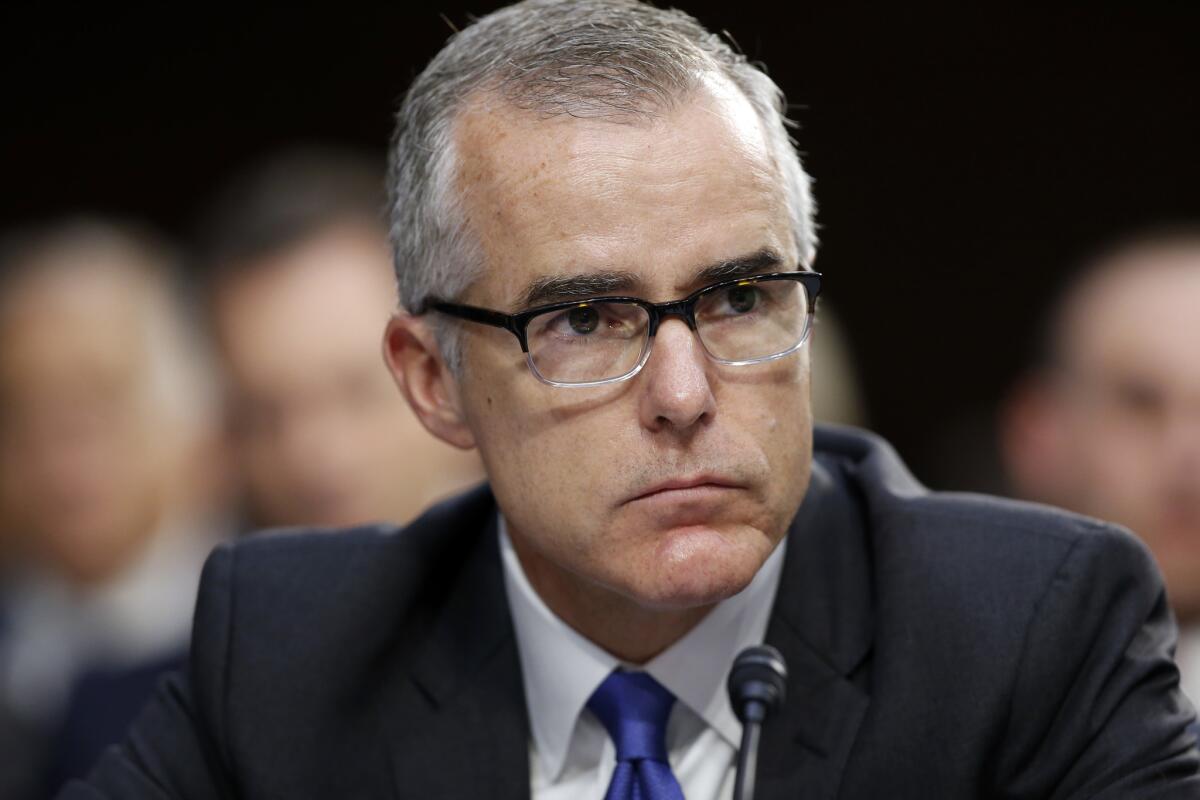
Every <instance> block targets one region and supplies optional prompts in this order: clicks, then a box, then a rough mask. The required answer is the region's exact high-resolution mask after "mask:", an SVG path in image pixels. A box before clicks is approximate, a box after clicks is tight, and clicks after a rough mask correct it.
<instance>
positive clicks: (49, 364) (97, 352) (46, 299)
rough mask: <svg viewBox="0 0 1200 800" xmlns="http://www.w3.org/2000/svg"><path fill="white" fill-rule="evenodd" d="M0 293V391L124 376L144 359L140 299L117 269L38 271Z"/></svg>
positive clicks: (134, 283) (133, 283)
mask: <svg viewBox="0 0 1200 800" xmlns="http://www.w3.org/2000/svg"><path fill="white" fill-rule="evenodd" d="M37 269H38V270H40V271H39V272H37V273H34V274H31V275H30V276H27V279H25V280H19V281H18V282H17V283H16V284H15V285H10V286H7V287H5V297H4V298H3V301H2V303H0V384H2V385H3V386H4V387H6V390H11V389H14V388H32V387H33V386H34V384H38V383H40V382H53V381H60V382H61V381H65V380H66V379H68V378H70V379H71V380H83V381H86V380H90V379H93V378H94V379H97V380H99V379H101V378H102V376H113V375H123V376H129V377H132V375H133V374H134V373H135V371H136V369H137V367H138V366H139V365H141V362H142V361H143V360H144V356H145V352H146V345H147V342H146V326H145V314H146V308H145V307H146V305H147V304H148V302H149V301H148V300H147V299H146V297H145V291H144V287H143V286H141V285H140V284H139V282H138V280H137V278H136V275H135V274H134V272H133V271H132V270H129V269H125V268H124V267H122V266H121V265H109V264H105V263H96V264H94V265H82V266H80V265H75V264H54V263H51V264H46V265H39V266H38V267H37Z"/></svg>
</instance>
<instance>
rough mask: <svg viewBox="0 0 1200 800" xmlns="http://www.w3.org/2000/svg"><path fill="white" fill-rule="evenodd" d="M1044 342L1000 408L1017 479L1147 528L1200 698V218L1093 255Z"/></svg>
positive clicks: (1048, 496)
mask: <svg viewBox="0 0 1200 800" xmlns="http://www.w3.org/2000/svg"><path fill="white" fill-rule="evenodd" d="M1046 341H1047V343H1046V346H1045V358H1044V360H1043V363H1042V364H1041V365H1039V367H1038V368H1037V369H1035V370H1033V371H1032V372H1031V373H1030V374H1029V375H1027V376H1026V377H1025V378H1024V379H1023V380H1022V381H1021V382H1020V383H1018V385H1017V387H1016V388H1015V389H1014V390H1013V391H1012V393H1011V394H1010V396H1009V398H1008V400H1007V403H1006V405H1005V406H1004V408H1003V411H1002V415H1001V424H1000V439H1001V441H1000V445H1001V447H1000V449H1001V451H1002V454H1003V458H1004V461H1005V463H1006V465H1007V468H1008V472H1009V475H1010V477H1011V481H1012V484H1013V486H1014V488H1015V489H1016V490H1017V492H1018V493H1020V494H1022V495H1023V496H1025V497H1028V498H1031V499H1034V500H1040V501H1044V502H1048V503H1053V504H1056V505H1061V506H1064V507H1067V508H1070V509H1073V510H1076V511H1079V512H1082V513H1085V514H1089V515H1091V516H1096V517H1100V518H1102V519H1106V520H1112V521H1115V522H1118V523H1120V524H1122V525H1125V526H1127V527H1129V528H1130V529H1132V530H1133V531H1134V533H1136V534H1138V535H1139V536H1141V538H1142V539H1143V540H1144V541H1145V542H1146V544H1147V545H1148V546H1149V547H1150V549H1151V551H1152V552H1153V553H1154V556H1155V558H1156V559H1157V561H1158V564H1159V567H1160V568H1161V570H1162V572H1163V574H1164V576H1165V578H1166V584H1167V593H1168V597H1169V599H1170V602H1171V604H1172V607H1173V609H1174V611H1175V614H1176V617H1177V619H1178V621H1179V624H1180V628H1181V631H1180V634H1181V635H1180V642H1179V649H1178V652H1177V660H1178V663H1179V666H1180V670H1181V672H1182V674H1183V682H1182V684H1183V689H1184V691H1185V693H1187V694H1188V695H1189V697H1191V698H1192V700H1193V701H1196V700H1200V227H1197V228H1193V229H1190V230H1184V229H1175V230H1165V231H1160V232H1156V233H1151V234H1147V235H1144V236H1140V237H1138V238H1136V239H1132V240H1130V241H1128V242H1126V243H1125V244H1123V245H1122V246H1120V247H1118V248H1116V249H1114V250H1112V251H1110V252H1109V253H1107V254H1106V255H1105V256H1104V257H1102V258H1100V259H1098V260H1096V261H1095V262H1094V263H1093V264H1091V266H1090V267H1089V268H1088V269H1087V270H1086V271H1084V272H1083V273H1082V274H1081V276H1080V277H1079V278H1078V279H1077V280H1076V281H1075V282H1074V283H1073V284H1071V285H1070V286H1069V288H1068V290H1067V292H1066V293H1065V294H1064V296H1063V299H1062V301H1061V302H1060V304H1059V306H1058V307H1057V310H1056V311H1055V313H1054V315H1053V317H1052V319H1051V320H1050V324H1049V327H1048V330H1047V336H1046Z"/></svg>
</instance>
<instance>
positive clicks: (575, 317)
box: [567, 306, 600, 335]
mask: <svg viewBox="0 0 1200 800" xmlns="http://www.w3.org/2000/svg"><path fill="white" fill-rule="evenodd" d="M599 324H600V312H598V311H597V310H596V309H594V308H592V307H591V306H579V307H578V308H572V309H571V310H570V311H568V312H567V325H569V326H570V327H571V330H572V332H574V333H577V334H580V335H583V334H588V333H592V332H594V331H595V330H596V327H597V326H598V325H599Z"/></svg>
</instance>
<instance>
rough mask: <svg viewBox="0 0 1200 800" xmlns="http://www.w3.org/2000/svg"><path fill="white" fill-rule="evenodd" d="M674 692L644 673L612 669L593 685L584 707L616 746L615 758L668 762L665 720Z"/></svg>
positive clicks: (672, 703)
mask: <svg viewBox="0 0 1200 800" xmlns="http://www.w3.org/2000/svg"><path fill="white" fill-rule="evenodd" d="M674 705H675V695H673V694H671V692H670V691H669V690H668V689H667V688H666V687H665V686H663V685H662V684H661V683H659V682H658V681H656V680H654V678H652V677H650V676H649V675H648V674H646V673H645V672H622V671H621V670H615V671H614V672H612V673H610V674H609V676H608V677H607V678H605V679H604V681H603V682H602V683H601V684H600V686H598V687H597V688H596V691H595V692H593V693H592V696H591V698H590V699H588V702H587V707H588V709H590V710H591V712H592V713H593V714H595V715H596V718H597V719H599V720H600V722H601V724H602V725H604V727H605V729H606V730H607V731H608V735H609V737H611V738H612V741H613V744H614V745H616V748H617V761H633V760H637V759H649V760H651V761H658V762H661V763H663V764H666V763H667V719H668V718H669V717H670V716H671V708H672V706H674Z"/></svg>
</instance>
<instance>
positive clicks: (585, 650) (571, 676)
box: [500, 517, 786, 800]
mask: <svg viewBox="0 0 1200 800" xmlns="http://www.w3.org/2000/svg"><path fill="white" fill-rule="evenodd" d="M785 541H786V540H785ZM500 549H501V555H502V559H501V560H502V562H503V564H504V582H505V589H506V591H507V594H508V603H509V607H510V608H511V610H512V617H513V625H514V628H515V629H516V636H517V649H518V651H519V652H520V658H521V671H522V676H523V679H524V683H525V702H526V704H527V706H528V710H529V722H530V729H531V741H530V743H529V756H530V783H531V788H532V797H533V798H534V800H601V798H603V797H604V794H605V792H606V791H607V790H608V783H609V780H610V779H611V778H612V773H613V769H614V768H615V766H616V748H615V746H614V745H613V743H612V740H611V739H610V738H609V736H608V732H607V731H606V730H605V729H604V726H603V725H601V724H600V721H599V720H597V719H596V718H595V717H594V716H593V715H592V713H591V712H590V711H588V710H587V708H586V703H587V701H588V698H589V697H591V694H592V692H593V691H594V690H595V689H596V687H597V686H599V685H600V682H601V681H603V680H604V679H605V678H606V677H608V674H609V673H610V672H612V671H613V670H614V669H616V668H617V667H622V666H623V667H626V668H629V669H640V670H644V671H645V672H648V673H650V675H651V676H653V677H654V679H655V680H657V681H658V682H659V683H661V684H662V685H663V686H665V687H666V688H667V689H669V690H670V691H671V693H672V694H674V695H675V697H676V703H675V707H674V708H673V709H672V711H671V717H670V720H669V721H668V723H667V752H668V758H669V759H670V763H671V769H672V771H673V772H674V773H675V777H676V778H678V779H679V785H680V786H681V787H682V789H683V794H684V796H685V797H686V798H688V800H727V799H728V798H731V797H732V796H733V781H734V770H735V760H736V756H737V750H738V746H739V744H740V742H741V736H742V725H741V723H740V722H738V719H737V716H736V715H735V714H734V713H733V708H732V707H731V706H730V704H729V697H728V694H727V693H726V689H725V679H726V676H727V675H728V673H729V667H730V665H731V664H732V663H733V659H734V657H735V656H736V655H737V654H738V653H739V652H740V651H741V650H742V649H743V648H745V647H748V646H750V645H755V644H761V643H762V641H763V637H764V635H765V634H766V630H767V622H768V619H769V617H770V614H771V607H772V605H773V604H774V600H775V591H776V589H777V588H778V586H779V575H780V569H781V567H782V565H783V552H784V544H783V543H780V545H779V546H778V547H777V548H775V552H774V553H772V554H771V556H770V557H769V558H768V559H767V561H766V563H764V564H763V566H762V568H761V569H760V570H759V571H758V574H757V575H756V576H755V577H754V580H753V581H752V582H751V583H750V585H749V586H747V587H746V588H745V589H744V590H743V591H742V592H740V593H739V594H737V595H735V596H734V597H731V598H729V599H728V600H725V601H723V602H721V603H719V604H717V606H716V607H715V608H713V610H712V611H711V612H710V613H709V614H708V616H706V617H705V618H704V619H703V620H702V621H701V622H700V624H698V625H697V626H696V627H695V628H693V629H692V630H691V631H689V632H688V633H687V635H685V636H684V637H683V638H682V639H680V640H679V641H678V642H676V643H675V644H673V645H671V646H670V647H669V648H667V649H666V650H664V651H663V652H662V653H660V654H659V655H658V656H656V657H655V658H654V659H652V660H651V661H650V662H649V663H647V664H645V665H640V666H635V665H629V664H624V663H622V662H621V661H620V660H619V659H618V658H616V657H615V656H613V655H611V654H610V653H608V652H606V651H605V650H602V649H601V648H600V647H598V646H597V645H595V644H593V643H592V642H591V641H589V640H588V639H585V638H584V637H583V636H581V635H580V634H579V633H577V632H576V631H575V630H573V629H572V628H571V627H569V626H568V625H567V624H566V623H565V622H563V621H562V620H561V619H560V618H559V617H558V616H556V615H555V614H554V612H553V611H551V610H550V609H549V608H548V607H547V606H546V604H545V603H544V602H543V601H542V598H541V597H540V596H539V595H538V594H537V592H536V591H534V589H533V587H532V586H531V585H530V583H529V579H528V578H527V577H526V575H525V571H524V570H523V569H522V568H521V563H520V560H519V559H518V558H517V554H516V551H515V550H514V549H513V546H512V541H511V540H510V539H509V537H508V529H507V526H506V525H505V522H504V518H503V517H501V519H500Z"/></svg>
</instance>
